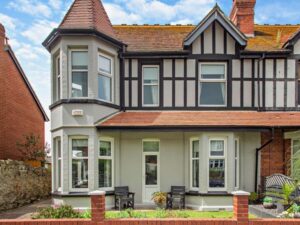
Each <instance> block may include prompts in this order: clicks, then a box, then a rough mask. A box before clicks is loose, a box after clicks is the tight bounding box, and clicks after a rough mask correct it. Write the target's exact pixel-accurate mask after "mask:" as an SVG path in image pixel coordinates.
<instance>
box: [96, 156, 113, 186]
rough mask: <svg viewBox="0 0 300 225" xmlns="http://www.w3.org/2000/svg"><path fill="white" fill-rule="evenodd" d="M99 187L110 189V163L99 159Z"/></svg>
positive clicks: (107, 160) (108, 160)
mask: <svg viewBox="0 0 300 225" xmlns="http://www.w3.org/2000/svg"><path fill="white" fill-rule="evenodd" d="M98 162H99V187H100V188H102V187H112V161H111V159H99V160H98Z"/></svg>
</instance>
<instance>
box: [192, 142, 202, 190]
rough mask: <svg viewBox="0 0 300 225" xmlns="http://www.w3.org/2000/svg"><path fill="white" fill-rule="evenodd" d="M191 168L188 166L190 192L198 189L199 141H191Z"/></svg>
mask: <svg viewBox="0 0 300 225" xmlns="http://www.w3.org/2000/svg"><path fill="white" fill-rule="evenodd" d="M190 143H191V153H190V154H191V156H190V157H191V161H190V163H191V166H190V179H191V184H190V186H191V190H198V189H199V158H200V155H199V154H200V152H199V140H198V139H192V140H191V142H190Z"/></svg>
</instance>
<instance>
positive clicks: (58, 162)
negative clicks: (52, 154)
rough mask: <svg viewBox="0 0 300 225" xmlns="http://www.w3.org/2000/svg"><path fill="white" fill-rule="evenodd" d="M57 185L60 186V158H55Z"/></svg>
mask: <svg viewBox="0 0 300 225" xmlns="http://www.w3.org/2000/svg"><path fill="white" fill-rule="evenodd" d="M57 179H58V180H57V187H58V188H60V187H61V160H57Z"/></svg>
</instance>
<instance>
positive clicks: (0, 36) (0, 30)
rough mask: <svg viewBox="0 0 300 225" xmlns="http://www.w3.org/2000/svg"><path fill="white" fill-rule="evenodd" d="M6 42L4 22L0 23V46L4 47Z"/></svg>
mask: <svg viewBox="0 0 300 225" xmlns="http://www.w3.org/2000/svg"><path fill="white" fill-rule="evenodd" d="M5 44H6V35H5V28H4V26H3V25H2V23H0V47H1V49H2V48H3V47H4V45H5Z"/></svg>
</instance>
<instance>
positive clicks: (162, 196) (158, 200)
mask: <svg viewBox="0 0 300 225" xmlns="http://www.w3.org/2000/svg"><path fill="white" fill-rule="evenodd" d="M152 200H153V201H154V203H155V204H157V205H163V204H165V203H166V201H167V193H165V192H159V191H158V192H154V193H153V194H152Z"/></svg>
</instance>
